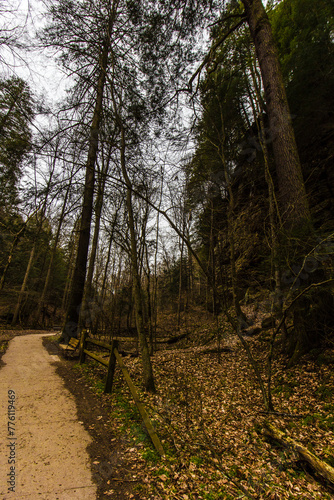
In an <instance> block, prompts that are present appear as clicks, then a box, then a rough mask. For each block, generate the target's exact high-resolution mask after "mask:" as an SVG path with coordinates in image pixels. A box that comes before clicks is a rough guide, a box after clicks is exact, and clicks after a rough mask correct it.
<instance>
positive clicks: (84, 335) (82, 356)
mask: <svg viewBox="0 0 334 500" xmlns="http://www.w3.org/2000/svg"><path fill="white" fill-rule="evenodd" d="M87 336H88V332H87V330H86V329H85V330H82V332H81V337H80V360H79V363H80V365H82V363H84V362H85V359H86V353H85V349H86V338H87Z"/></svg>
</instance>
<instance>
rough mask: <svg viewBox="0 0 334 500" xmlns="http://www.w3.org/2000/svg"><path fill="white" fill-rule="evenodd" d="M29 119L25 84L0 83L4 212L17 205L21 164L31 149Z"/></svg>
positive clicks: (0, 189)
mask: <svg viewBox="0 0 334 500" xmlns="http://www.w3.org/2000/svg"><path fill="white" fill-rule="evenodd" d="M33 116H34V102H33V97H32V94H31V91H30V89H29V86H28V84H27V83H26V82H24V80H22V79H21V78H16V77H12V78H9V79H7V80H0V192H1V198H0V208H3V209H5V210H6V211H10V210H11V209H12V208H14V207H15V206H16V205H17V203H18V184H19V180H20V177H21V175H22V163H23V161H24V160H25V158H26V157H27V154H28V153H29V150H30V148H31V130H30V122H31V120H32V119H33Z"/></svg>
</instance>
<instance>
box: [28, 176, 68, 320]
mask: <svg viewBox="0 0 334 500" xmlns="http://www.w3.org/2000/svg"><path fill="white" fill-rule="evenodd" d="M71 186H72V179H71V181H70V182H69V184H68V186H67V189H66V193H65V198H64V202H63V206H62V209H61V213H60V216H59V222H58V227H57V232H56V236H55V240H54V243H53V247H52V251H51V257H50V262H49V267H48V271H47V275H46V278H45V282H44V287H43V291H42V295H41V297H40V299H39V302H38V307H37V313H36V315H35V319H36V322H37V323H38V322H39V318H40V315H41V312H42V309H43V307H44V302H45V299H46V296H47V292H48V288H49V283H50V278H51V271H52V267H53V261H54V258H55V255H56V252H57V247H58V242H59V238H60V231H61V227H62V224H63V221H64V216H65V210H66V205H67V200H68V196H69V193H70V189H71Z"/></svg>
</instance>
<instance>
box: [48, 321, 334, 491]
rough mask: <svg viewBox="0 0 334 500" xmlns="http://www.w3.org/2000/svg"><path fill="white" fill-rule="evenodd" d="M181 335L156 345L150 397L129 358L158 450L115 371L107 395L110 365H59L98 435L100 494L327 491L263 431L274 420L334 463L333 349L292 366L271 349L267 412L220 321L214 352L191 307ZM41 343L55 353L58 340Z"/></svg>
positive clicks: (266, 334)
mask: <svg viewBox="0 0 334 500" xmlns="http://www.w3.org/2000/svg"><path fill="white" fill-rule="evenodd" d="M163 325H164V332H162V336H164V337H166V336H167V335H166V334H168V332H169V336H172V334H171V333H170V332H172V331H174V333H175V328H174V330H173V318H172V317H167V316H166V317H165V318H164V321H163ZM255 325H256V323H255ZM182 332H184V333H187V334H188V335H187V337H186V338H185V339H183V340H181V341H180V342H178V343H177V344H175V345H173V346H169V347H168V348H166V345H164V348H162V347H160V349H161V350H159V351H158V352H156V353H155V355H154V356H153V357H152V363H153V368H154V374H155V379H156V386H157V393H156V394H153V395H151V394H147V393H145V392H144V391H142V390H141V389H140V388H141V383H140V381H141V364H140V359H139V358H136V357H130V356H129V357H125V358H124V361H125V364H126V366H127V368H128V370H129V372H130V374H131V377H132V379H133V380H134V382H135V383H136V386H137V388H138V390H139V393H140V396H141V400H142V401H143V402H144V404H145V407H146V409H147V410H148V413H149V415H150V417H151V419H152V421H153V422H154V425H155V427H156V430H157V433H158V435H159V437H160V439H161V441H162V444H163V446H164V449H165V452H166V456H165V457H163V458H160V457H159V455H158V454H157V453H156V452H155V450H154V448H153V447H152V445H151V443H150V440H149V438H148V437H147V433H146V430H145V427H144V425H143V424H142V421H141V419H140V416H139V414H138V411H137V409H136V407H135V405H134V403H133V401H132V398H131V396H130V394H129V391H128V389H127V386H126V384H125V381H124V379H123V377H122V374H121V371H120V370H119V368H117V369H116V373H115V379H114V387H113V392H112V394H110V395H109V394H104V393H103V388H104V381H105V376H106V369H105V368H104V367H102V366H101V365H99V364H97V363H96V362H95V361H93V360H90V361H87V363H85V364H84V365H79V364H78V361H77V360H75V359H74V360H71V361H65V360H62V361H61V362H60V363H58V374H60V375H61V376H62V377H63V378H64V380H65V384H66V387H67V388H68V389H70V391H71V392H72V393H73V394H74V396H75V397H76V402H77V407H78V417H79V419H80V421H82V422H83V424H84V426H85V428H86V429H87V430H88V432H89V433H90V435H91V437H92V438H93V441H94V445H93V448H92V453H91V459H92V469H93V478H95V480H96V482H97V483H98V491H99V493H98V498H99V500H100V499H103V498H108V497H112V498H124V499H126V498H131V499H147V500H153V499H157V500H158V499H163V500H173V499H175V500H197V499H198V500H202V499H203V500H216V499H227V500H228V499H234V498H247V497H248V498H254V499H255V498H256V499H259V500H260V499H277V500H280V499H308V500H313V499H319V500H320V499H334V489H333V488H332V486H331V485H329V484H328V483H327V484H326V482H325V481H324V480H323V479H322V478H320V477H319V476H316V475H315V473H314V472H313V470H312V469H311V468H310V467H309V465H308V464H306V463H305V462H303V461H302V460H301V459H300V457H299V456H298V455H297V454H295V453H294V452H292V451H290V450H287V449H284V448H283V447H282V446H281V445H279V444H278V443H275V442H274V441H272V440H269V439H268V437H266V436H265V434H264V432H263V428H264V423H265V421H267V422H268V421H269V422H271V423H272V424H274V425H275V426H276V427H278V428H279V429H281V430H284V431H285V432H286V433H287V435H289V436H290V437H292V438H293V439H295V440H296V441H298V442H300V443H301V444H303V445H304V446H306V447H307V448H308V449H309V450H310V451H312V452H313V453H314V454H315V455H317V456H318V457H319V458H320V459H321V460H323V461H325V462H327V463H328V464H330V465H331V466H332V467H333V466H334V372H333V366H334V350H333V349H327V350H326V351H324V352H317V353H316V356H315V353H313V356H308V357H306V358H304V359H302V360H301V362H300V363H299V364H298V365H297V366H295V367H293V368H289V369H287V368H286V359H285V358H284V356H282V355H281V354H280V353H279V348H277V350H276V354H275V357H274V362H273V391H272V392H273V403H274V407H275V410H276V412H277V413H276V414H270V415H269V414H266V412H265V411H264V405H263V401H262V398H261V392H260V390H259V388H258V386H257V383H256V380H255V378H254V376H253V371H252V368H251V367H250V365H249V362H248V360H247V356H246V354H245V352H244V350H243V348H242V346H241V345H240V343H239V341H238V339H237V338H235V336H234V335H233V334H232V333H231V330H230V327H229V325H227V324H221V325H220V333H221V340H222V341H221V345H222V347H224V348H226V347H229V348H230V351H228V350H227V349H226V350H223V352H221V353H220V355H219V354H218V353H217V352H205V351H203V346H205V348H210V347H213V346H214V345H215V339H216V338H217V328H216V325H215V324H214V323H212V321H210V318H205V317H203V315H199V316H198V317H197V319H196V317H195V316H194V315H193V317H192V321H191V322H190V320H189V319H188V323H187V325H184V326H183V328H182V329H181V332H180V333H182ZM269 338H270V330H267V331H263V332H262V333H261V334H260V335H258V336H256V337H249V338H248V339H247V341H248V343H249V346H250V347H251V349H252V352H253V353H254V356H255V358H256V360H257V362H258V365H259V367H260V370H261V372H262V375H263V377H265V373H266V360H267V355H268V350H269ZM45 342H46V343H47V344H48V349H49V350H50V349H51V351H52V352H55V350H56V349H57V340H56V338H55V339H53V340H52V338H49V339H48V340H46V341H45ZM199 346H202V347H199ZM213 351H214V349H213Z"/></svg>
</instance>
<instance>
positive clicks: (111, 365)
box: [104, 340, 118, 394]
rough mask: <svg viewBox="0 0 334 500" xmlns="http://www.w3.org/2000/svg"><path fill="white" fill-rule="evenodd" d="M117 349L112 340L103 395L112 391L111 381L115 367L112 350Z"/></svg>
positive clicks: (115, 341) (114, 341)
mask: <svg viewBox="0 0 334 500" xmlns="http://www.w3.org/2000/svg"><path fill="white" fill-rule="evenodd" d="M117 347H118V342H117V340H113V341H112V342H111V351H110V358H109V365H108V374H107V380H106V386H105V388H104V392H105V394H110V393H111V391H112V384H113V380H114V373H115V366H116V356H115V354H114V349H117Z"/></svg>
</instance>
